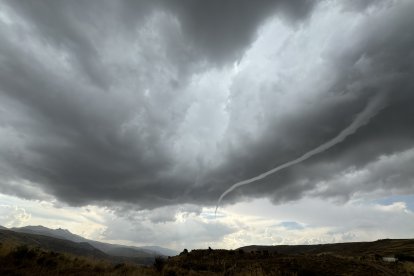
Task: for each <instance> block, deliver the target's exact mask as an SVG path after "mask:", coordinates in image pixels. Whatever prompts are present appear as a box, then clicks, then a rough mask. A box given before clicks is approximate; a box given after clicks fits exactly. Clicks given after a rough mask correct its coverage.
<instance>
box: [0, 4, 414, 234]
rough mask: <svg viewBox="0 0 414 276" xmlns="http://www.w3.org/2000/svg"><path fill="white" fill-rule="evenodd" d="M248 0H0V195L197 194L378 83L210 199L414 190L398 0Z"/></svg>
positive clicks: (405, 46) (106, 200)
mask: <svg viewBox="0 0 414 276" xmlns="http://www.w3.org/2000/svg"><path fill="white" fill-rule="evenodd" d="M259 2H260V3H256V2H253V1H228V2H225V4H223V2H222V1H139V2H135V1H130V2H129V1H120V2H112V1H103V2H102V1H89V2H88V3H86V4H84V5H80V4H77V3H73V2H65V1H40V2H35V3H27V2H16V1H3V2H1V4H0V34H1V36H2V41H1V42H0V64H1V68H0V175H1V179H0V192H1V193H5V194H11V195H16V196H19V197H22V198H26V199H46V198H48V197H55V198H57V200H58V201H59V202H63V203H67V204H69V205H73V206H82V205H88V204H96V205H101V206H110V207H111V208H113V209H115V210H117V209H118V208H123V207H119V206H134V207H133V208H137V210H139V209H153V208H163V207H165V206H172V205H177V204H195V205H203V206H213V205H214V204H215V203H216V201H217V199H218V197H219V196H220V194H221V193H223V192H224V191H225V190H226V189H227V188H229V187H230V186H231V185H232V184H234V183H236V182H238V181H241V180H243V179H247V178H251V177H254V176H256V175H259V174H261V173H263V172H265V171H268V170H270V169H272V168H274V167H277V166H278V165H280V164H282V163H284V162H287V161H290V160H292V159H295V158H297V157H299V156H301V155H302V154H303V153H305V152H307V151H309V150H311V149H313V148H315V147H317V146H319V145H320V144H322V143H324V142H326V141H328V140H330V139H331V138H333V137H335V136H336V135H337V134H338V133H339V132H340V131H341V130H342V129H344V128H345V127H346V126H348V125H349V124H350V123H351V122H352V121H353V120H354V119H355V116H356V115H357V114H358V113H359V112H361V111H362V110H363V109H364V107H365V106H366V105H367V103H368V102H369V100H370V99H371V98H372V97H374V96H375V95H376V94H378V93H381V94H384V95H386V99H387V102H386V108H384V109H383V110H381V112H380V113H379V114H378V115H377V116H375V117H374V118H372V120H371V121H370V123H369V124H367V125H365V126H363V127H361V128H360V129H359V130H358V131H357V132H356V133H355V134H353V135H352V136H350V137H348V138H347V139H346V140H345V141H343V142H342V143H340V144H338V145H336V146H335V147H333V148H331V149H329V150H328V151H326V152H324V153H321V154H320V155H318V156H314V157H312V158H311V159H309V160H306V161H305V162H303V163H301V164H298V165H295V166H293V167H291V168H289V169H286V170H285V171H283V172H280V173H278V174H275V175H272V176H269V177H267V178H266V179H263V180H261V181H260V182H258V183H257V184H255V185H252V186H246V187H243V188H241V189H239V190H237V191H235V192H234V193H232V194H230V195H229V196H228V197H226V199H225V201H224V202H223V203H224V204H226V203H234V202H236V201H239V200H244V199H246V198H262V197H267V198H269V199H270V200H271V201H273V202H275V203H280V202H285V201H290V200H296V199H300V198H302V197H304V196H313V197H322V198H338V199H341V200H344V201H346V200H349V199H350V198H352V197H353V196H357V195H361V194H364V193H365V192H367V191H377V192H378V193H382V194H387V193H388V194H402V193H407V191H412V189H413V181H412V179H413V178H412V173H411V172H412V171H414V168H413V165H412V164H414V163H413V162H410V160H411V159H412V149H413V147H414V143H413V141H414V139H413V138H414V131H413V128H412V126H413V125H414V121H413V120H414V111H413V109H412V107H411V105H412V103H413V102H414V94H413V93H412V91H413V89H414V79H413V77H412V76H413V75H414V67H413V66H414V52H413V49H414V31H413V28H412V26H413V24H414V19H413V17H412V14H413V12H414V4H413V3H412V1H403V0H401V1H385V0H384V1H364V2H363V3H362V2H361V3H360V2H358V3H357V1H351V2H346V1H287V0H286V1H283V0H280V1H259ZM395 164H400V166H396V165H395ZM385 172H389V173H385ZM177 212H178V211H177ZM177 212H175V213H177ZM194 212H197V211H194ZM173 213H174V212H173ZM173 213H171V216H169V217H157V216H156V215H154V217H153V218H152V219H151V218H149V220H151V221H152V222H154V223H156V222H157V221H169V218H171V217H174V214H173ZM166 215H167V216H168V214H166ZM223 231H224V232H226V231H227V229H223Z"/></svg>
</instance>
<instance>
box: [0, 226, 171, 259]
mask: <svg viewBox="0 0 414 276" xmlns="http://www.w3.org/2000/svg"><path fill="white" fill-rule="evenodd" d="M0 242H12V243H13V244H26V245H31V246H39V247H42V248H45V249H48V250H54V251H56V252H68V253H72V254H75V255H82V256H88V257H95V258H101V259H108V260H113V261H131V262H134V263H139V264H151V263H153V262H154V259H155V257H157V256H174V255H177V252H176V251H174V250H171V249H168V248H163V247H160V246H144V247H136V246H126V245H119V244H110V243H104V242H99V241H94V240H89V239H86V238H84V237H82V236H79V235H76V234H73V233H71V232H70V231H68V230H66V229H61V228H59V229H50V228H47V227H44V226H40V225H39V226H25V227H19V228H16V227H14V228H10V229H8V228H6V227H3V226H1V227H0Z"/></svg>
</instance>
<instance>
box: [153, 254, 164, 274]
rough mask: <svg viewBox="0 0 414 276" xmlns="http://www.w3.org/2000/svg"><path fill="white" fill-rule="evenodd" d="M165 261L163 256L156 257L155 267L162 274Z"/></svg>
mask: <svg viewBox="0 0 414 276" xmlns="http://www.w3.org/2000/svg"><path fill="white" fill-rule="evenodd" d="M165 263H166V262H165V259H164V258H163V257H161V256H158V257H155V261H154V267H155V269H156V270H157V271H158V272H161V271H162V269H163V268H164V266H165Z"/></svg>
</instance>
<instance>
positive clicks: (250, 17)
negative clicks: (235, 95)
mask: <svg viewBox="0 0 414 276" xmlns="http://www.w3.org/2000/svg"><path fill="white" fill-rule="evenodd" d="M315 2H316V1H314V0H293V1H292V0H276V1H275V0H260V1H255V2H252V1H249V0H242V1H239V0H231V1H219V0H213V1H203V0H196V1H192V0H184V1H182V0H173V1H166V2H165V4H166V5H167V6H168V7H169V8H171V9H172V10H173V11H174V12H176V13H177V15H178V17H179V20H180V22H181V24H182V28H183V31H184V32H185V34H186V35H187V37H188V39H189V41H188V43H189V44H192V45H193V46H194V47H195V48H196V49H197V52H198V53H200V54H201V55H204V56H205V57H207V58H208V59H211V60H212V61H213V62H215V63H218V64H223V63H224V62H227V61H231V60H234V59H238V58H241V56H242V54H243V52H244V50H246V48H247V47H248V46H249V44H250V43H251V42H252V40H253V39H254V37H255V35H256V31H257V28H258V26H260V24H261V23H263V22H264V20H266V19H267V17H269V16H271V15H274V13H275V12H276V11H280V12H281V13H283V14H285V15H286V17H288V18H289V19H290V20H293V21H296V20H298V19H303V18H305V17H306V16H307V15H308V13H309V12H310V11H311V9H312V7H313V5H314V4H315Z"/></svg>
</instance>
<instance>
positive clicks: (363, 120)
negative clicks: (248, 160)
mask: <svg viewBox="0 0 414 276" xmlns="http://www.w3.org/2000/svg"><path fill="white" fill-rule="evenodd" d="M385 104H386V102H385V96H384V94H380V93H379V94H378V95H376V96H375V97H374V98H372V99H371V100H370V101H369V102H368V104H367V106H366V107H365V108H364V110H363V111H362V112H361V113H359V114H358V115H357V116H356V118H355V120H354V121H353V122H352V124H350V125H349V126H348V127H346V128H345V129H344V130H342V131H341V132H340V133H339V134H338V135H337V136H335V137H334V138H332V139H331V140H329V141H328V142H326V143H324V144H322V145H320V146H319V147H317V148H315V149H313V150H311V151H308V152H307V153H305V154H303V155H302V156H300V157H299V158H296V159H294V160H292V161H289V162H286V163H283V164H282V165H280V166H277V167H276V168H274V169H271V170H270V171H267V172H264V173H262V174H260V175H258V176H255V177H252V178H250V179H246V180H243V181H240V182H237V183H235V184H233V185H232V186H231V187H230V188H228V189H227V190H226V191H225V192H224V193H223V194H221V196H220V198H219V199H218V201H217V205H216V209H215V212H214V213H215V215H216V214H217V210H218V207H219V206H220V203H221V202H222V200H223V198H224V197H225V196H226V195H227V194H229V193H231V192H232V191H234V190H235V189H237V188H238V187H241V186H244V185H249V184H252V183H254V182H256V181H258V180H261V179H263V178H266V177H267V176H269V175H271V174H274V173H277V172H278V171H281V170H283V169H286V168H289V167H290V166H293V165H296V164H298V163H300V162H303V161H305V160H307V159H308V158H311V157H312V156H314V155H316V154H319V153H321V152H324V151H326V150H328V149H330V148H331V147H333V146H335V145H336V144H338V143H341V142H342V141H344V140H345V139H346V138H347V137H348V136H349V135H352V134H353V133H355V132H356V131H357V130H358V129H359V128H360V127H362V126H363V125H365V124H367V123H368V122H369V121H370V120H371V118H372V117H374V116H375V115H377V113H378V112H379V111H380V110H381V109H382V108H384V107H385Z"/></svg>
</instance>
